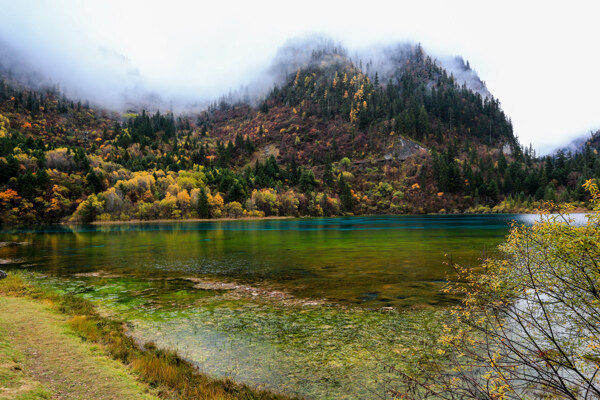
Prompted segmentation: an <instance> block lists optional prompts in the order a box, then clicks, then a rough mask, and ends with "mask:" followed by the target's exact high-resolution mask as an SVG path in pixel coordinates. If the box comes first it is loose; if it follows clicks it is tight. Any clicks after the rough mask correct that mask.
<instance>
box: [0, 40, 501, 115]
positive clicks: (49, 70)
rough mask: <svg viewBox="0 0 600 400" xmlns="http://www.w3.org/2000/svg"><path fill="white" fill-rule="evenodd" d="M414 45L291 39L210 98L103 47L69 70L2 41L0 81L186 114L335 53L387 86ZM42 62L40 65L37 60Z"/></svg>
mask: <svg viewBox="0 0 600 400" xmlns="http://www.w3.org/2000/svg"><path fill="white" fill-rule="evenodd" d="M418 46H420V45H418V44H415V43H410V42H402V43H395V44H387V45H381V44H380V45H373V46H369V47H367V48H362V49H354V50H348V49H347V48H346V47H344V45H343V43H341V42H336V41H335V40H333V39H331V38H329V37H326V36H324V35H309V36H305V37H301V38H295V39H291V40H289V41H288V42H287V43H286V44H285V45H283V46H282V47H280V48H279V49H278V50H277V52H276V53H275V56H274V58H273V59H272V60H271V61H270V63H269V64H268V65H266V66H265V67H263V68H261V69H260V70H258V71H255V73H253V74H249V75H248V77H247V81H246V82H243V83H241V84H239V85H238V86H237V87H231V86H229V87H226V86H223V87H221V88H220V89H217V90H220V92H215V90H212V91H211V92H212V93H219V94H218V95H213V94H212V93H203V92H197V93H194V94H190V93H189V92H187V91H186V92H185V93H184V92H177V91H172V90H164V88H161V87H160V86H157V85H156V84H153V83H151V82H150V81H148V80H147V79H145V78H144V74H143V71H141V70H140V68H138V67H136V66H135V65H134V64H133V63H132V62H131V60H129V59H128V58H127V57H126V56H124V55H122V54H119V53H118V52H115V51H113V50H111V49H109V48H106V47H102V46H96V47H92V49H88V50H86V51H87V52H88V57H90V58H91V61H90V63H89V64H85V65H82V64H73V65H69V60H68V59H61V58H59V56H58V55H56V56H53V57H52V58H50V59H45V58H44V57H43V56H42V57H41V58H39V55H33V54H30V53H31V51H29V52H28V50H27V49H26V48H24V49H17V48H15V47H12V46H11V45H9V44H8V43H7V42H6V41H0V76H2V77H4V78H5V79H7V80H11V81H14V82H18V83H20V84H23V85H26V86H27V87H30V88H39V87H40V86H44V85H45V86H57V87H59V88H60V90H61V91H62V92H63V93H65V94H66V95H68V96H69V97H71V98H74V99H78V100H81V101H89V102H91V103H92V104H96V105H99V106H102V107H105V108H108V109H114V110H120V111H125V110H142V109H146V110H153V111H156V110H158V109H162V110H174V111H176V112H188V111H199V110H202V109H206V108H207V107H208V105H209V104H210V103H211V102H213V101H214V100H215V99H216V98H217V97H219V98H221V99H226V100H227V101H228V102H230V103H237V102H243V103H252V104H256V103H257V102H258V101H260V99H261V98H264V97H265V96H266V95H267V93H268V92H269V91H270V90H271V89H272V88H273V87H275V86H278V85H281V84H282V83H284V81H285V80H286V79H287V78H288V76H289V75H290V74H293V73H295V71H297V70H298V68H304V67H307V66H308V65H309V64H310V63H311V62H313V61H312V60H313V59H312V55H313V53H314V52H315V51H325V52H330V51H332V50H334V49H335V50H336V52H339V54H343V55H344V56H347V57H349V58H350V59H351V60H352V61H353V62H354V64H355V65H357V66H359V68H360V69H361V70H362V71H363V73H365V74H367V75H369V76H375V74H378V77H379V79H380V81H381V82H384V83H385V82H387V81H389V80H390V79H392V80H394V79H397V78H398V76H397V75H396V74H397V71H398V70H399V68H400V67H401V66H402V65H403V64H404V63H405V62H406V61H407V57H408V55H409V54H411V52H413V51H414V49H415V48H417V47H418ZM90 54H91V55H90ZM433 58H435V56H433ZM40 59H41V60H44V62H42V63H40V62H39V61H36V60H40ZM48 60H49V61H48ZM330 61H331V62H335V61H334V60H330ZM338 61H339V60H338ZM436 62H437V63H438V65H440V66H441V67H443V68H445V69H447V70H448V71H449V73H451V74H453V76H454V77H455V79H456V80H457V82H459V84H462V83H464V84H466V86H467V87H468V88H470V89H472V90H474V91H476V92H478V93H480V94H481V95H482V96H484V97H488V96H490V93H489V91H488V90H487V88H486V86H485V83H484V82H483V81H482V80H481V78H480V77H479V76H478V75H477V73H476V72H475V71H474V70H472V69H471V68H470V66H469V65H468V63H465V62H464V60H463V58H462V57H460V56H457V57H453V58H445V59H440V60H436ZM190 79H193V77H190ZM232 83H233V82H232Z"/></svg>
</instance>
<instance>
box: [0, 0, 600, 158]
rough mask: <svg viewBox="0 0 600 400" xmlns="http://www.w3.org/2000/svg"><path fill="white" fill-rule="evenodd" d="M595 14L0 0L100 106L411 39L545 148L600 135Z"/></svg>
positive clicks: (429, 6) (211, 90)
mask: <svg viewBox="0 0 600 400" xmlns="http://www.w3.org/2000/svg"><path fill="white" fill-rule="evenodd" d="M599 7H600V6H597V5H596V2H594V1H571V2H568V3H567V2H548V1H545V2H541V1H539V2H538V1H529V2H522V1H520V2H517V1H512V0H511V1H503V2H482V1H458V2H456V1H453V2H448V1H419V2H416V1H370V2H364V1H363V2H357V1H329V2H328V1H323V0H320V1H315V0H308V1H302V2H285V1H253V2H248V1H239V2H234V1H228V2H216V1H210V2H208V1H181V0H180V1H169V2H165V1H141V0H136V1H123V0H119V1H117V0H97V1H76V0H71V1H69V0H55V1H43V0H39V1H34V0H19V1H14V0H0V10H2V14H1V15H0V37H2V38H5V39H6V40H7V41H9V42H10V43H12V44H14V45H16V46H17V47H19V48H21V49H24V50H26V51H27V52H28V53H29V54H31V55H32V58H33V59H34V60H35V61H37V63H38V64H39V66H40V67H43V68H44V69H46V70H50V71H52V72H53V74H54V75H55V79H57V80H63V81H65V82H71V83H72V84H74V86H76V87H75V88H73V89H72V90H75V91H77V90H79V92H81V93H86V90H88V91H89V90H94V91H95V93H96V96H97V99H98V100H99V101H102V100H106V99H110V98H113V97H114V96H116V95H117V94H119V90H122V88H127V90H128V91H130V92H131V91H135V90H136V88H138V89H139V88H151V89H153V90H155V91H157V92H158V93H160V94H161V95H163V96H164V97H167V98H169V97H175V96H186V97H189V98H192V97H194V98H214V97H216V96H218V95H219V94H221V93H223V92H226V91H228V90H229V89H230V88H231V89H236V88H237V87H238V86H239V85H241V84H245V83H248V82H249V81H250V80H251V79H252V78H253V77H255V76H257V75H258V74H259V72H260V71H261V70H263V69H264V68H265V67H266V66H267V65H268V63H269V61H270V60H271V58H272V57H273V56H274V54H275V52H276V50H277V48H278V47H279V46H281V45H282V44H283V43H284V42H285V41H286V40H287V39H289V38H291V37H295V36H301V35H305V34H309V33H314V32H318V33H324V34H327V35H330V36H332V37H333V38H334V39H337V40H341V41H342V42H343V43H344V44H346V45H348V46H349V47H364V46H367V45H369V44H372V43H385V42H391V41H398V40H400V41H406V40H412V41H416V42H421V43H422V44H423V46H424V47H425V49H426V50H429V51H430V52H431V53H433V54H435V55H440V56H445V55H454V54H460V55H462V56H464V57H465V58H466V59H468V60H469V61H470V63H471V66H472V67H473V68H474V69H475V70H476V71H477V72H478V73H479V75H480V76H481V78H482V79H483V80H484V81H486V83H487V85H488V88H489V89H490V91H491V92H492V93H493V94H494V95H495V96H496V97H498V98H499V99H500V101H501V102H502V105H503V107H504V109H505V111H506V112H507V114H508V115H509V116H510V117H511V118H512V120H513V124H514V127H515V132H516V133H517V134H518V135H519V137H520V139H521V140H522V142H523V143H530V142H532V143H533V144H534V146H535V147H537V148H540V149H548V148H550V147H553V146H554V145H556V144H559V143H562V142H565V141H568V139H569V137H571V136H574V135H581V134H585V133H586V132H588V131H589V130H591V129H594V128H596V129H597V128H600V113H599V112H598V109H599V106H600V100H599V99H598V95H597V93H599V92H600V78H599V75H598V74H597V66H598V65H600V53H599V52H597V51H596V47H597V40H598V35H597V32H596V21H595V16H597V15H598V11H600V9H598V8H599ZM106 54H113V55H115V56H114V57H105V56H106ZM116 55H122V56H124V57H126V59H124V58H122V57H119V56H116ZM75 83H76V85H75ZM101 89H102V90H101Z"/></svg>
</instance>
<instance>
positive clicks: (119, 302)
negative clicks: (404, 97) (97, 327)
mask: <svg viewBox="0 0 600 400" xmlns="http://www.w3.org/2000/svg"><path fill="white" fill-rule="evenodd" d="M513 220H516V221H517V222H526V223H531V222H532V219H531V217H529V216H518V215H470V216H461V215H459V216H456V215H452V216H447V215H443V216H397V217H396V216H394V217H389V216H385V217H353V218H324V219H300V220H267V221H222V222H203V223H145V224H122V225H102V226H73V227H67V226H53V227H50V228H42V229H35V230H22V231H10V232H6V231H5V232H0V242H28V243H29V244H28V245H10V246H1V247H0V259H2V260H4V261H2V262H3V263H5V265H3V266H2V268H3V269H11V268H17V269H26V270H31V271H36V272H42V273H44V274H45V275H46V276H48V277H38V278H37V279H40V282H42V283H43V284H46V285H49V286H51V287H53V288H54V289H58V290H61V291H64V292H70V293H76V294H78V295H80V296H83V297H86V298H88V299H90V300H92V301H94V302H96V303H97V304H98V305H99V306H100V307H102V308H103V309H104V310H105V311H107V312H109V313H112V314H115V315H117V316H118V317H119V318H123V319H125V320H127V321H129V322H130V324H131V332H132V334H133V335H134V336H135V337H137V338H138V339H139V340H140V341H154V342H156V343H157V344H158V345H160V346H164V347H169V348H172V349H176V350H178V351H179V352H180V354H182V355H184V356H185V357H187V358H189V359H190V360H192V361H194V362H196V363H197V364H198V366H199V368H200V369H201V370H202V371H205V372H208V373H211V374H214V375H218V376H231V377H233V378H235V379H238V380H240V381H244V382H249V383H252V384H256V385H266V386H267V387H270V388H273V389H276V390H280V391H285V392H290V393H299V394H302V395H305V396H307V397H308V398H314V399H356V398H361V399H369V398H377V396H376V395H375V394H374V393H377V394H382V393H383V386H382V382H385V378H387V377H386V375H385V372H384V368H383V363H384V362H385V363H388V364H391V365H395V366H398V367H400V368H402V369H410V368H411V365H414V364H415V363H418V362H419V360H420V357H425V356H426V355H427V354H428V352H431V351H433V349H434V347H433V346H432V341H433V340H435V337H436V336H437V335H438V329H439V324H440V321H441V320H442V319H443V315H444V314H443V310H442V309H440V308H439V307H436V306H437V305H443V304H448V303H451V302H453V301H454V300H455V299H451V298H447V297H445V296H444V295H442V294H441V293H440V292H439V289H440V288H441V287H442V286H443V284H444V282H445V279H446V278H447V276H448V274H449V273H450V268H449V267H448V266H447V265H445V264H444V261H450V259H451V260H452V261H454V262H459V263H461V264H468V265H477V264H478V263H479V262H480V258H481V257H482V255H483V254H490V253H491V252H492V253H493V251H494V248H495V246H496V245H497V244H499V243H501V242H502V241H503V239H504V237H505V235H506V234H507V233H508V229H509V224H510V222H511V221H513ZM446 254H447V255H448V256H445V255H446ZM95 272H101V273H102V274H101V276H92V275H90V273H95ZM81 273H84V274H87V275H85V276H82V275H81ZM190 277H196V278H206V277H208V278H210V279H216V280H224V281H230V280H231V281H236V282H243V283H247V284H250V285H258V286H261V287H268V288H274V289H283V290H285V291H286V292H289V293H292V294H293V295H295V296H296V297H297V298H300V299H306V300H308V301H310V300H311V299H326V300H327V301H328V302H330V303H335V304H338V305H341V307H340V306H333V307H332V306H329V305H327V304H311V303H306V302H304V303H303V302H300V303H295V304H292V305H289V304H287V305H286V304H278V303H277V301H273V299H267V300H265V299H262V298H260V296H257V297H253V296H250V295H245V296H239V295H236V294H235V293H233V292H232V291H228V290H205V289H199V288H198V287H197V286H195V283H194V282H192V281H190V280H187V279H184V278H190ZM389 306H394V307H396V308H398V309H399V310H400V311H399V312H396V311H381V308H382V307H389ZM409 306H410V307H409Z"/></svg>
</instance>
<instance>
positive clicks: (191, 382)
mask: <svg viewBox="0 0 600 400" xmlns="http://www.w3.org/2000/svg"><path fill="white" fill-rule="evenodd" d="M11 299H15V301H19V302H21V303H19V304H18V306H19V307H17V308H22V307H23V304H31V305H33V306H35V307H38V308H40V307H45V309H46V310H47V311H45V312H46V313H47V314H48V315H53V316H55V317H54V318H56V319H58V321H59V323H60V324H61V325H60V326H59V327H58V328H60V330H61V331H63V330H64V329H69V330H71V331H72V332H73V334H74V336H73V337H75V336H76V337H78V338H79V339H74V340H79V341H81V343H83V344H82V346H87V348H88V349H87V350H86V351H88V352H90V351H91V350H90V348H91V349H93V348H94V347H95V348H96V349H98V350H95V351H96V353H94V356H95V359H93V360H91V361H90V363H91V364H90V365H91V367H95V366H97V365H103V364H104V363H107V362H110V363H113V364H114V365H115V366H116V367H118V368H120V369H121V370H122V371H123V372H121V373H119V374H117V375H118V377H120V376H123V375H124V374H129V375H130V376H131V377H132V382H134V383H135V384H137V385H138V386H139V389H138V392H139V393H136V394H134V396H132V397H127V396H125V397H121V398H123V399H127V400H129V399H130V398H131V399H142V398H144V397H143V396H140V394H142V395H143V394H149V396H148V397H150V398H152V400H154V399H157V400H158V399H172V398H178V399H181V400H196V399H205V400H242V399H256V400H301V399H303V398H302V397H300V396H298V395H294V394H286V393H281V392H278V391H275V390H270V389H267V388H264V387H262V386H260V385H258V386H256V385H250V384H246V383H242V382H238V381H236V380H232V379H231V378H229V377H224V378H219V377H215V376H212V375H210V374H206V373H203V372H201V371H200V370H199V369H198V367H197V365H195V363H194V362H192V361H190V360H187V359H186V358H185V357H182V356H181V355H179V354H178V352H176V351H173V350H170V349H167V348H160V347H158V346H157V345H156V344H155V343H153V342H141V341H139V340H137V339H136V338H134V337H133V336H132V335H131V334H130V332H129V331H128V328H127V323H126V322H127V321H124V320H122V319H120V318H118V317H114V316H104V315H103V314H102V313H101V312H100V310H98V308H97V306H96V305H94V304H93V303H92V302H90V301H89V300H85V299H83V298H80V297H76V296H74V295H72V294H64V293H60V292H57V291H54V290H51V289H47V288H42V287H40V286H39V285H37V284H35V283H34V282H31V281H30V280H28V279H27V278H26V277H24V276H23V275H22V274H19V273H14V272H9V274H8V276H7V277H6V278H4V279H0V306H2V305H3V304H4V303H6V302H7V301H10V300H11ZM9 315H11V316H18V315H19V314H18V313H16V312H12V313H9ZM28 315H29V314H27V315H25V316H24V318H21V319H22V320H23V321H27V322H28V323H35V322H36V321H37V319H39V318H37V319H36V318H34V319H33V320H31V319H30V318H28ZM0 317H2V315H0ZM6 323H7V322H6V321H3V318H0V342H2V340H1V339H2V337H1V334H2V332H3V329H4V328H6ZM58 328H57V329H58ZM37 332H38V330H37V329H31V330H30V331H28V332H26V333H27V335H28V336H27V337H30V338H32V340H35V341H39V339H40V338H38V337H36V335H37ZM64 343H65V340H64V339H61V340H56V341H55V342H54V343H53V344H52V345H51V346H50V347H49V348H46V349H44V351H39V352H37V353H36V354H34V355H37V354H45V353H46V352H48V351H50V350H53V351H59V352H60V349H58V350H57V349H56V347H57V346H58V345H61V344H64ZM9 344H11V343H9ZM61 354H62V356H63V357H73V358H74V359H75V360H80V359H81V357H80V356H78V355H77V354H75V353H74V352H73V351H72V349H71V348H65V349H63V351H62V352H61ZM0 356H2V355H1V354H0ZM28 358H30V357H28ZM0 361H2V360H1V357H0ZM25 361H26V362H28V363H29V365H31V364H32V363H31V362H30V360H29V359H26V360H25ZM33 364H35V360H34V362H33ZM38 364H40V365H39V366H38V367H39V368H41V369H45V368H46V367H48V365H47V364H48V360H45V359H42V360H41V361H39V362H38ZM2 367H3V365H0V370H1V369H2ZM54 367H55V368H54V369H56V371H57V373H58V372H60V371H61V368H59V367H56V366H54ZM89 368H90V367H88V369H89ZM28 369H29V368H28ZM63 369H64V368H63ZM19 371H21V369H19ZM0 372H1V371H0ZM23 372H24V373H25V374H27V375H28V376H29V375H31V372H30V371H28V370H24V371H23ZM72 375H73V374H72ZM113 375H115V374H113ZM86 378H90V377H86ZM64 380H65V385H66V386H67V387H68V388H69V389H72V388H76V389H77V388H84V389H87V390H89V389H90V388H89V387H88V386H90V387H91V390H92V391H94V390H96V391H102V392H105V391H106V390H107V387H102V388H96V387H95V386H94V385H96V381H94V380H93V379H91V378H90V379H88V381H89V382H85V384H84V385H83V386H82V384H81V379H75V378H73V376H69V377H67V378H65V379H64ZM45 381H48V382H50V383H53V382H54V381H52V380H48V379H45ZM43 383H47V382H43ZM43 389H45V387H43ZM50 389H54V388H53V387H50ZM1 391H2V382H0V392H1ZM53 391H54V390H53ZM46 393H48V394H47V396H50V395H52V392H44V394H45V395H46ZM154 393H156V397H152V394H154ZM27 398H29V397H27ZM34 398H35V399H37V397H34ZM42 398H44V399H45V398H48V397H42ZM87 398H89V396H88V397H87ZM99 399H100V397H99ZM102 399H104V398H103V397H102ZM110 399H111V400H112V399H113V397H111V398H110ZM40 400H41V398H40ZM148 400H150V399H148Z"/></svg>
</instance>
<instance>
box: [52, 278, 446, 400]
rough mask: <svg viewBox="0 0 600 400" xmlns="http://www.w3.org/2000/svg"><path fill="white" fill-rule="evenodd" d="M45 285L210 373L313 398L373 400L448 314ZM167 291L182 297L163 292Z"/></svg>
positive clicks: (109, 283)
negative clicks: (388, 369)
mask: <svg viewBox="0 0 600 400" xmlns="http://www.w3.org/2000/svg"><path fill="white" fill-rule="evenodd" d="M41 282H43V284H44V285H47V286H49V287H52V288H54V289H55V290H57V289H58V290H60V291H63V292H69V293H75V294H78V295H81V296H83V297H85V298H87V299H90V300H92V301H94V302H95V303H96V304H98V305H100V306H101V307H102V308H103V309H104V310H105V311H107V312H109V313H114V314H117V315H118V316H119V317H120V318H123V319H125V320H127V321H129V323H130V325H131V326H132V328H131V333H132V334H133V336H134V337H136V338H137V339H139V340H140V341H142V342H150V341H151V342H154V343H156V344H158V345H159V346H162V347H168V348H171V349H175V350H177V351H178V352H179V353H180V354H181V355H182V356H184V357H186V358H188V359H189V360H191V361H194V362H195V363H196V364H197V365H198V367H199V368H200V370H202V371H204V372H207V373H210V374H213V375H216V376H228V377H232V378H234V379H238V380H240V381H244V382H249V383H252V384H256V385H266V386H268V387H270V388H273V389H276V390H279V391H285V392H288V393H297V394H302V395H304V396H307V397H308V398H315V399H355V398H371V397H372V391H377V392H380V391H382V390H383V387H382V386H381V385H382V384H381V382H382V381H383V380H385V379H386V377H387V374H386V373H385V371H384V368H383V366H384V363H386V364H391V365H395V366H397V367H401V368H403V369H405V370H410V369H411V368H412V367H413V366H415V365H417V364H418V362H419V361H420V360H421V359H422V358H424V357H425V358H426V357H432V356H433V355H432V354H430V352H431V351H433V350H432V349H433V346H432V345H431V344H432V341H433V340H434V339H435V337H436V336H437V334H438V331H439V329H440V324H439V321H441V320H442V319H443V316H444V315H445V311H444V310H440V309H434V308H427V309H421V310H410V311H401V312H397V311H373V310H366V309H361V308H341V307H331V306H326V305H314V306H278V305H277V304H274V303H269V302H264V301H260V299H250V298H237V299H231V298H227V296H223V294H224V293H223V291H211V290H199V289H194V288H193V287H190V286H188V285H190V283H189V282H187V281H184V280H168V281H160V280H149V281H144V280H140V279H138V278H85V279H76V280H68V279H44V280H43V281H41ZM152 288H153V289H154V290H152ZM165 288H172V290H173V293H174V294H175V293H177V294H176V295H175V296H173V297H181V298H183V299H184V301H183V302H182V303H181V304H175V305H174V303H173V302H172V298H166V299H163V297H164V295H162V294H159V293H160V292H162V290H164V289H165ZM153 291H156V292H159V293H154V294H153V293H152V292H153ZM115 294H118V296H115Z"/></svg>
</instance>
